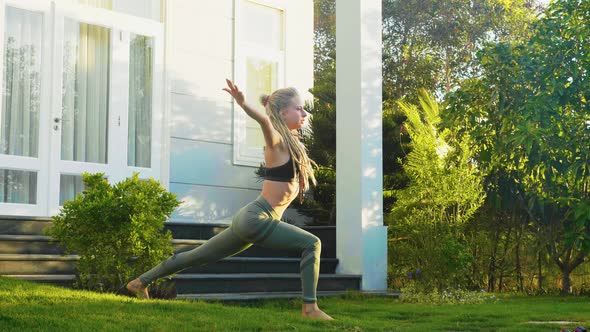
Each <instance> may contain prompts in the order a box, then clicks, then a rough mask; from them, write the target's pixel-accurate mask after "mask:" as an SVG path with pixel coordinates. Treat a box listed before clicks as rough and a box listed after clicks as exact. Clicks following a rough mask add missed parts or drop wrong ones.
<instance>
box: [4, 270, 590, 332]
mask: <svg viewBox="0 0 590 332" xmlns="http://www.w3.org/2000/svg"><path fill="white" fill-rule="evenodd" d="M589 300H590V298H588V297H567V298H561V297H549V296H547V297H519V296H499V300H498V301H497V302H496V303H486V304H478V305H441V306H433V305H424V304H406V303H400V302H399V301H398V300H396V299H393V298H385V297H376V296H366V295H362V294H358V293H356V292H351V293H350V295H347V296H343V297H332V298H320V300H319V306H320V308H322V309H323V310H324V311H325V312H327V313H328V314H330V315H331V316H332V317H334V318H335V319H336V320H335V321H331V322H328V321H317V320H314V321H311V320H304V319H302V318H301V317H300V310H301V302H300V299H294V300H268V301H261V302H246V303H243V304H239V303H212V302H201V301H195V302H190V301H181V300H177V301H173V300H139V299H135V298H130V297H125V296H117V295H102V294H97V293H91V292H84V291H75V290H69V289H64V288H59V287H53V286H48V285H41V284H36V283H29V282H24V281H19V280H13V279H8V278H3V277H0V331H3V332H4V331H19V332H20V331H29V330H35V331H380V330H385V331H410V330H411V331H432V330H435V331H559V328H560V327H564V328H568V329H573V328H574V327H575V326H576V325H582V326H584V327H586V328H588V327H590V301H589ZM554 320H566V321H573V322H576V323H575V324H564V325H563V326H561V325H560V324H532V323H528V322H529V321H554Z"/></svg>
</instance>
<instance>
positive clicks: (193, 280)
mask: <svg viewBox="0 0 590 332" xmlns="http://www.w3.org/2000/svg"><path fill="white" fill-rule="evenodd" d="M171 279H172V282H174V284H175V288H176V293H177V294H196V293H198V294H205V293H244V292H265V293H267V292H297V291H301V275H300V274H299V273H240V274H217V275H210V274H177V275H175V276H174V277H172V278H171ZM360 282H361V276H360V275H350V274H320V276H319V279H318V287H317V290H318V291H338V290H340V291H342V290H347V289H360Z"/></svg>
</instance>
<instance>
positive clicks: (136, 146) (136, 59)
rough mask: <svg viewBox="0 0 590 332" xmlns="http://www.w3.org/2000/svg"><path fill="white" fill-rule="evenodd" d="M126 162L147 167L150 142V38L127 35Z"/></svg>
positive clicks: (148, 165)
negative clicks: (129, 39)
mask: <svg viewBox="0 0 590 332" xmlns="http://www.w3.org/2000/svg"><path fill="white" fill-rule="evenodd" d="M130 51H131V54H130V57H129V128H128V129H129V134H128V150H127V151H128V152H127V164H128V165H129V166H137V167H150V159H151V141H152V59H153V57H152V54H153V53H152V52H153V48H152V39H151V38H149V37H145V36H138V35H131V49H130Z"/></svg>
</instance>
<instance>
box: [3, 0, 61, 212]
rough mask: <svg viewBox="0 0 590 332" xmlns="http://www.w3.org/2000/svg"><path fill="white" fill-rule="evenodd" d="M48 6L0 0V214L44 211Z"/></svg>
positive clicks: (39, 1) (31, 0)
mask: <svg viewBox="0 0 590 332" xmlns="http://www.w3.org/2000/svg"><path fill="white" fill-rule="evenodd" d="M50 9H51V8H50V2H49V1H43V0H6V1H3V0H0V36H1V38H2V39H1V42H0V56H1V58H2V62H0V77H1V79H0V92H1V96H0V99H1V102H0V215H23V216H43V215H45V214H46V213H47V192H48V191H47V189H48V187H47V185H48V184H47V180H48V171H49V169H48V167H47V165H48V164H49V140H48V137H49V110H50V102H49V86H50V75H51V70H50V68H51V66H50V64H51V61H50V60H51V53H50V52H51V51H50V47H51V33H50V31H51V10H50Z"/></svg>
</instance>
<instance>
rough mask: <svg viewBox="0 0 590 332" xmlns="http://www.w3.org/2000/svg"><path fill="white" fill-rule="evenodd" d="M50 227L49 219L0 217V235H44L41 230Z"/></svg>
mask: <svg viewBox="0 0 590 332" xmlns="http://www.w3.org/2000/svg"><path fill="white" fill-rule="evenodd" d="M51 226H52V222H51V218H36V217H16V216H9V217H6V216H0V234H14V235H19V234H20V235H27V234H28V235H45V234H44V233H43V230H44V229H45V228H46V227H51Z"/></svg>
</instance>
